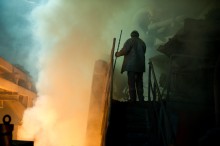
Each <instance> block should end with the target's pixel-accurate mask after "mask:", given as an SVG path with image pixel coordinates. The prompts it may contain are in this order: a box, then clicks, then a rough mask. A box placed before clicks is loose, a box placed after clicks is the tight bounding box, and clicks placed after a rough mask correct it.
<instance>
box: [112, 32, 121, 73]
mask: <svg viewBox="0 0 220 146" xmlns="http://www.w3.org/2000/svg"><path fill="white" fill-rule="evenodd" d="M121 34H122V30H121V33H120V37H119V40H118V48H117V52H118V50H119V46H120V41H121ZM117 58H118V57H116V58H115V62H114V65H113V73H114V71H115V65H116V60H117Z"/></svg>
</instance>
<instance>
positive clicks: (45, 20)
mask: <svg viewBox="0 0 220 146" xmlns="http://www.w3.org/2000/svg"><path fill="white" fill-rule="evenodd" d="M155 5H156V3H154V2H153V1H150V0H146V1H145V0H140V1H138V2H137V1H132V0H120V1H118V0H111V1H104V0H92V1H89V0H49V1H46V2H42V4H40V5H38V6H36V7H35V8H34V9H33V11H32V12H31V18H30V20H31V25H32V32H33V37H34V38H35V41H36V44H35V45H34V46H33V48H34V51H32V53H35V54H37V56H38V57H37V58H38V60H37V61H36V62H35V63H36V64H37V66H38V71H39V72H38V73H37V75H36V74H34V76H37V77H38V80H37V90H38V98H37V100H36V102H35V104H34V107H32V108H29V109H27V110H26V111H25V113H24V117H23V121H22V126H21V128H20V129H19V137H18V138H19V139H29V140H34V141H35V146H83V145H84V140H85V133H86V124H87V115H88V107H89V101H90V99H89V98H90V89H91V81H92V73H93V66H94V63H95V60H97V59H106V56H108V55H109V53H110V51H111V50H110V48H111V44H112V39H113V37H118V36H119V33H120V30H121V29H123V35H122V40H121V42H124V41H125V39H127V38H128V37H129V34H130V32H131V31H132V30H133V29H136V30H140V34H141V36H143V37H145V35H146V32H145V31H147V30H146V28H143V27H147V25H146V24H148V23H149V22H147V21H152V18H146V19H141V18H140V15H139V14H141V16H143V15H142V14H143V13H144V14H149V17H151V16H152V14H153V13H154V14H155V18H154V20H155V19H157V18H156V13H155V12H153V11H151V10H155V9H156V8H157V7H156V6H155ZM164 5H165V4H164ZM164 5H163V4H161V7H162V6H164ZM157 6H158V5H157ZM150 7H151V10H150ZM148 8H149V9H148ZM153 8H155V9H153ZM158 9H160V8H158ZM143 10H144V12H143ZM163 10H164V9H163ZM166 10H169V9H168V8H166ZM142 12H143V13H142ZM146 12H147V13H146ZM148 12H149V13H148ZM157 12H158V11H157ZM166 12H167V11H166ZM172 13H173V12H172ZM163 14H164V15H165V14H167V13H163ZM169 14H171V13H169ZM169 16H170V15H169ZM139 20H140V21H139ZM143 20H146V21H143ZM159 20H162V18H161V19H159ZM140 23H141V24H140ZM119 61H120V60H119Z"/></svg>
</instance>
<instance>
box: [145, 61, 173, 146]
mask: <svg viewBox="0 0 220 146" xmlns="http://www.w3.org/2000/svg"><path fill="white" fill-rule="evenodd" d="M167 86H169V78H167V79H166V83H165V87H164V88H163V90H162V92H161V91H160V87H159V84H158V81H157V78H156V74H155V70H154V66H153V63H152V62H151V61H150V62H149V74H148V101H149V102H150V103H151V104H150V105H151V109H150V111H151V112H153V113H154V115H155V119H154V121H152V122H156V127H153V128H155V131H156V132H155V136H156V137H158V138H159V139H160V140H161V143H162V144H163V146H168V145H170V144H172V143H173V140H174V139H175V135H174V130H173V128H172V126H171V125H172V124H171V120H170V116H169V114H168V112H167V109H166V99H167V98H168V97H167V96H169V88H168V87H167ZM165 91H167V92H166V93H167V94H165ZM151 97H152V98H151Z"/></svg>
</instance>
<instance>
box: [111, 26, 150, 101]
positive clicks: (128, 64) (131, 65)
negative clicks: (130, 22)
mask: <svg viewBox="0 0 220 146" xmlns="http://www.w3.org/2000/svg"><path fill="white" fill-rule="evenodd" d="M145 52H146V44H145V42H144V41H143V40H142V39H140V38H139V33H138V31H136V30H134V31H132V32H131V38H129V39H128V40H127V41H126V42H125V43H124V46H123V48H122V49H121V50H120V51H119V52H116V53H115V56H116V57H120V56H124V61H123V64H122V69H121V73H123V72H124V71H127V76H128V87H129V95H130V101H131V102H134V101H136V94H137V95H138V99H139V101H144V95H143V94H144V89H143V73H144V72H145Z"/></svg>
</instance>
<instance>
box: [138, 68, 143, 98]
mask: <svg viewBox="0 0 220 146" xmlns="http://www.w3.org/2000/svg"><path fill="white" fill-rule="evenodd" d="M136 87H137V94H138V99H139V101H141V102H142V101H144V88H143V73H142V72H137V73H136Z"/></svg>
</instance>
